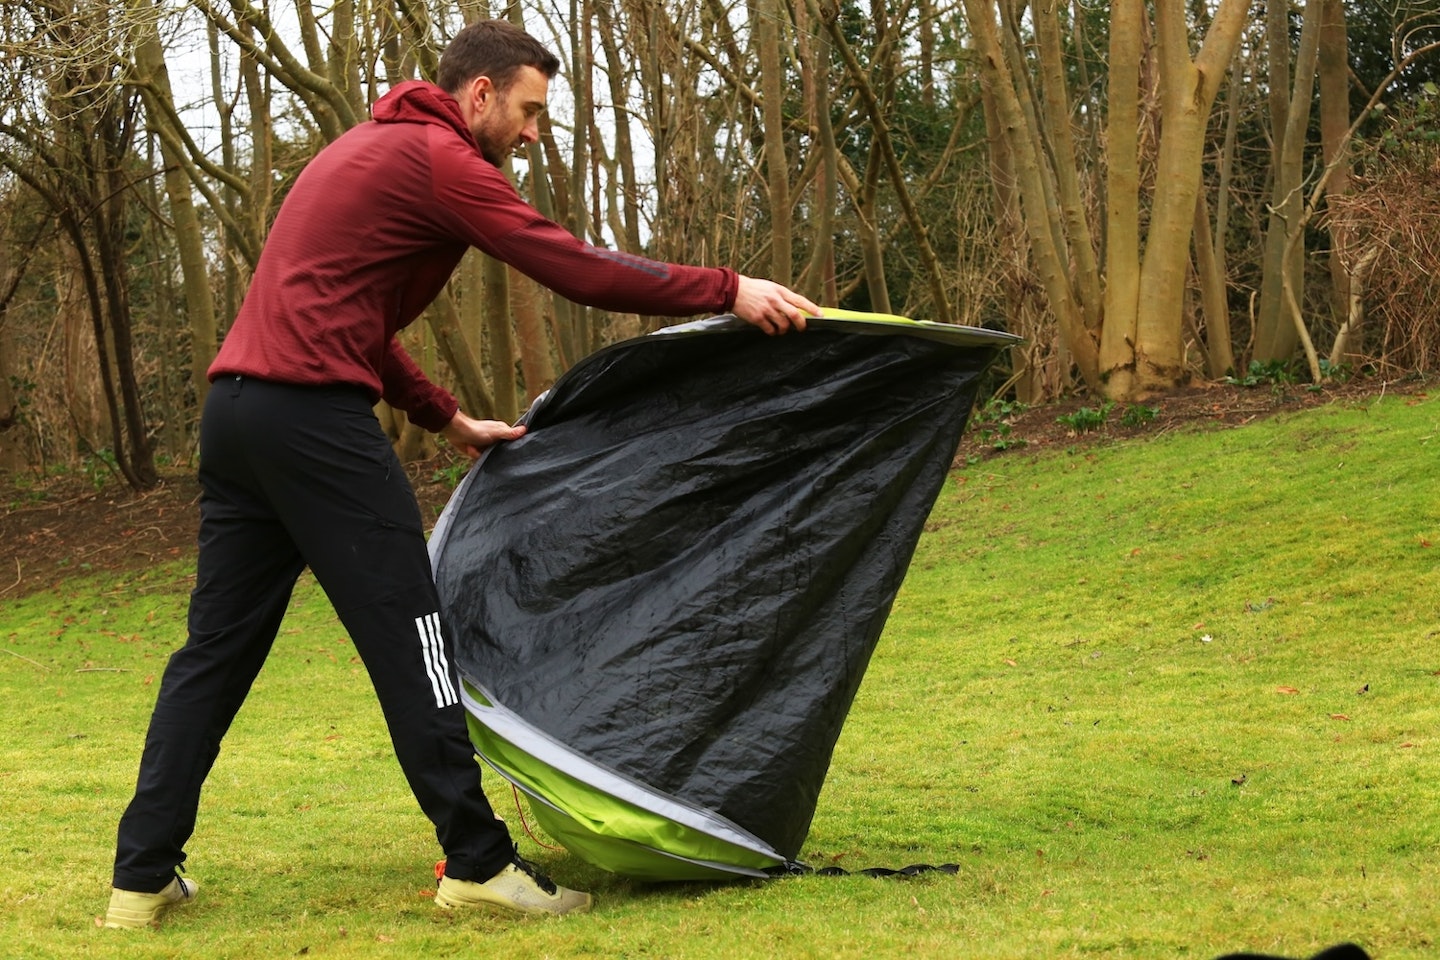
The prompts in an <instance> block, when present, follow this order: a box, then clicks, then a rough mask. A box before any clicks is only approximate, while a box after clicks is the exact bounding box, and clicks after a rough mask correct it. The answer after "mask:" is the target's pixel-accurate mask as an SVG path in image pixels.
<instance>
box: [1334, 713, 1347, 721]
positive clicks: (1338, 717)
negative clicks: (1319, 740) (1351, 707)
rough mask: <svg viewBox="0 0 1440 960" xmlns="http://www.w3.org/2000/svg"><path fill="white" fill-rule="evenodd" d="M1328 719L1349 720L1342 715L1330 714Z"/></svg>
mask: <svg viewBox="0 0 1440 960" xmlns="http://www.w3.org/2000/svg"><path fill="white" fill-rule="evenodd" d="M1330 719H1331V720H1349V719H1350V718H1349V717H1347V716H1345V714H1343V713H1332V714H1330Z"/></svg>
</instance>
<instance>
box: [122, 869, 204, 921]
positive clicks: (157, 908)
mask: <svg viewBox="0 0 1440 960" xmlns="http://www.w3.org/2000/svg"><path fill="white" fill-rule="evenodd" d="M199 889H200V884H198V883H196V882H195V881H194V880H187V879H185V878H184V877H176V878H175V879H174V880H171V881H170V882H169V884H167V885H166V887H165V889H164V890H161V891H160V892H159V893H137V892H136V891H134V890H121V889H119V888H118V887H111V888H110V908H109V909H108V910H106V911H105V926H107V927H116V928H123V929H132V930H133V929H138V928H140V927H158V926H159V925H160V915H161V914H163V913H164V912H165V911H166V910H168V909H170V908H171V907H173V906H177V905H180V904H185V903H189V902H190V901H191V900H194V899H195V894H196V893H197V892H198V891H199Z"/></svg>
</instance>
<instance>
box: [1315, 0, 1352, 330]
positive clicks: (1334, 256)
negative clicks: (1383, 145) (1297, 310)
mask: <svg viewBox="0 0 1440 960" xmlns="http://www.w3.org/2000/svg"><path fill="white" fill-rule="evenodd" d="M1319 44H1320V46H1319V64H1318V69H1319V74H1320V151H1321V161H1322V162H1323V163H1324V164H1325V166H1326V167H1327V168H1328V167H1330V166H1331V165H1332V164H1333V165H1334V169H1333V170H1332V171H1331V173H1330V177H1329V179H1328V180H1326V181H1325V195H1326V196H1327V197H1343V196H1345V195H1346V194H1348V193H1349V192H1350V187H1351V174H1350V164H1349V162H1348V153H1349V150H1350V137H1349V133H1350V45H1349V41H1348V38H1347V35H1346V29H1345V4H1344V3H1342V2H1341V0H1325V2H1324V5H1323V10H1322V11H1321V18H1320V39H1319ZM1327 227H1328V229H1329V232H1330V258H1329V259H1330V312H1331V315H1332V316H1333V317H1334V318H1335V319H1336V320H1337V321H1339V322H1341V323H1345V321H1347V320H1348V319H1349V315H1350V273H1349V271H1348V270H1347V268H1346V266H1345V264H1346V262H1347V260H1348V258H1349V245H1350V238H1349V235H1348V233H1347V231H1346V230H1345V229H1344V227H1342V226H1341V225H1340V224H1339V223H1337V222H1336V221H1335V220H1334V219H1331V220H1330V221H1329V223H1328V224H1327ZM1346 329H1347V330H1349V329H1350V328H1349V326H1348V324H1346ZM1351 332H1353V331H1351ZM1348 349H1349V347H1348V344H1339V345H1337V352H1339V353H1341V354H1344V353H1345V352H1346V351H1347V350H1348Z"/></svg>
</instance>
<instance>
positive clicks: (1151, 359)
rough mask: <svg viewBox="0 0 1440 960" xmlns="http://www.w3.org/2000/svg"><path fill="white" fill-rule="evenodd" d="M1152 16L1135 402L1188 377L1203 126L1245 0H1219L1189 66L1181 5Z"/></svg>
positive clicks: (1169, 1) (1166, 4) (1171, 3)
mask: <svg viewBox="0 0 1440 960" xmlns="http://www.w3.org/2000/svg"><path fill="white" fill-rule="evenodd" d="M1155 11H1156V12H1155V23H1156V32H1155V37H1156V54H1157V56H1158V58H1159V62H1160V110H1161V117H1162V118H1163V127H1162V129H1161V134H1160V148H1159V155H1158V158H1157V161H1156V172H1155V200H1154V204H1153V209H1152V213H1151V220H1150V229H1149V232H1148V233H1147V235H1146V242H1145V254H1144V257H1143V259H1142V260H1141V264H1140V303H1142V304H1144V305H1145V309H1144V310H1143V311H1142V312H1141V313H1140V317H1139V322H1138V324H1137V326H1136V334H1137V336H1136V341H1135V361H1136V364H1135V367H1136V369H1135V373H1136V382H1135V388H1136V393H1135V394H1134V396H1136V397H1143V396H1145V395H1148V394H1152V393H1165V392H1168V391H1170V390H1173V389H1175V388H1176V387H1177V386H1179V385H1180V384H1182V383H1183V382H1184V380H1185V377H1186V375H1187V373H1186V368H1185V357H1184V340H1183V337H1182V331H1183V325H1182V322H1181V321H1182V317H1183V315H1184V303H1185V282H1186V274H1187V270H1188V264H1189V260H1190V238H1191V231H1192V229H1193V227H1194V222H1195V203H1196V201H1197V198H1198V197H1199V195H1200V173H1201V164H1202V161H1203V157H1204V146H1205V124H1206V121H1207V120H1208V119H1209V114H1210V108H1211V106H1212V105H1213V104H1214V102H1215V95H1216V94H1217V93H1218V92H1219V90H1220V80H1221V79H1222V78H1223V77H1224V75H1225V72H1226V70H1227V69H1228V68H1229V65H1230V61H1231V59H1233V57H1234V55H1235V50H1236V48H1237V47H1238V46H1239V43H1240V37H1241V33H1242V30H1243V28H1244V24H1245V18H1246V0H1221V3H1220V6H1219V8H1218V9H1217V10H1216V12H1215V18H1214V19H1213V20H1212V21H1211V24H1210V29H1209V30H1208V31H1207V32H1206V35H1205V41H1204V43H1203V44H1202V45H1201V48H1200V53H1199V55H1198V56H1197V57H1196V59H1195V60H1194V61H1193V62H1192V61H1191V59H1190V40H1189V34H1188V29H1187V27H1186V23H1185V9H1184V5H1183V3H1182V2H1181V0H1159V2H1157V4H1156V8H1155ZM1111 396H1116V395H1115V394H1111ZM1117 399H1119V397H1117ZM1124 399H1130V397H1129V396H1127V397H1125V398H1124Z"/></svg>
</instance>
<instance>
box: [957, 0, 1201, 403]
mask: <svg viewBox="0 0 1440 960" xmlns="http://www.w3.org/2000/svg"><path fill="white" fill-rule="evenodd" d="M965 15H966V19H967V20H968V22H969V24H970V31H971V34H972V36H973V37H974V43H975V52H976V56H977V58H978V60H979V67H980V76H981V82H982V84H984V85H985V86H986V87H987V88H988V90H989V92H990V93H991V94H992V95H993V96H994V98H995V114H996V122H997V124H998V130H997V131H996V133H998V135H1000V136H1003V137H1005V138H1006V140H1007V142H1008V144H1009V149H1010V151H1011V153H1012V155H1013V157H1014V160H1015V176H1016V184H1017V188H1018V192H1019V194H1020V202H1021V209H1022V211H1023V213H1024V221H1025V231H1026V234H1027V236H1028V237H1029V240H1030V255H1031V257H1032V258H1033V259H1034V261H1035V268H1036V273H1038V274H1039V277H1040V282H1041V284H1042V285H1043V286H1044V288H1045V293H1046V296H1047V297H1048V298H1049V301H1050V309H1051V310H1052V311H1053V312H1054V313H1055V317H1056V321H1057V323H1058V324H1059V328H1060V338H1061V340H1062V341H1063V342H1064V344H1065V345H1066V347H1067V348H1068V349H1069V350H1070V353H1071V355H1072V359H1073V360H1074V362H1075V364H1076V365H1077V366H1078V367H1079V369H1080V375H1081V376H1082V377H1083V378H1084V380H1085V383H1086V385H1087V386H1089V387H1090V389H1091V390H1093V391H1095V392H1096V393H1097V394H1098V393H1101V392H1102V387H1103V383H1102V381H1101V379H1100V369H1099V361H1100V357H1099V346H1098V344H1097V343H1096V340H1095V337H1094V335H1093V334H1092V333H1091V331H1090V329H1089V328H1088V327H1087V326H1086V325H1085V318H1084V315H1083V313H1082V312H1081V310H1080V305H1079V304H1078V303H1076V301H1075V297H1074V294H1073V292H1072V291H1071V288H1070V281H1069V277H1068V276H1067V275H1066V269H1065V261H1064V256H1063V253H1062V251H1061V249H1060V248H1059V247H1058V246H1057V243H1056V237H1057V232H1058V231H1057V224H1056V223H1055V221H1054V220H1053V219H1052V213H1053V208H1050V207H1048V206H1047V204H1046V203H1045V198H1046V197H1047V196H1048V195H1049V192H1050V191H1048V190H1047V189H1046V187H1045V184H1044V182H1043V178H1044V175H1045V174H1044V171H1043V169H1042V167H1041V159H1040V154H1039V148H1038V147H1037V145H1036V141H1035V139H1034V137H1033V136H1032V135H1031V132H1030V128H1029V125H1028V124H1027V123H1026V120H1025V113H1024V108H1023V107H1022V105H1021V103H1020V100H1019V97H1018V96H1017V94H1016V90H1015V80H1014V78H1013V77H1012V75H1011V73H1010V68H1009V66H1008V64H1007V63H1006V61H1005V54H1004V51H1003V50H1002V48H1001V45H1000V38H999V36H998V35H997V34H996V31H995V17H994V12H993V10H992V9H991V7H990V6H989V4H988V2H987V0H965ZM1177 322H1178V317H1177Z"/></svg>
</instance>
